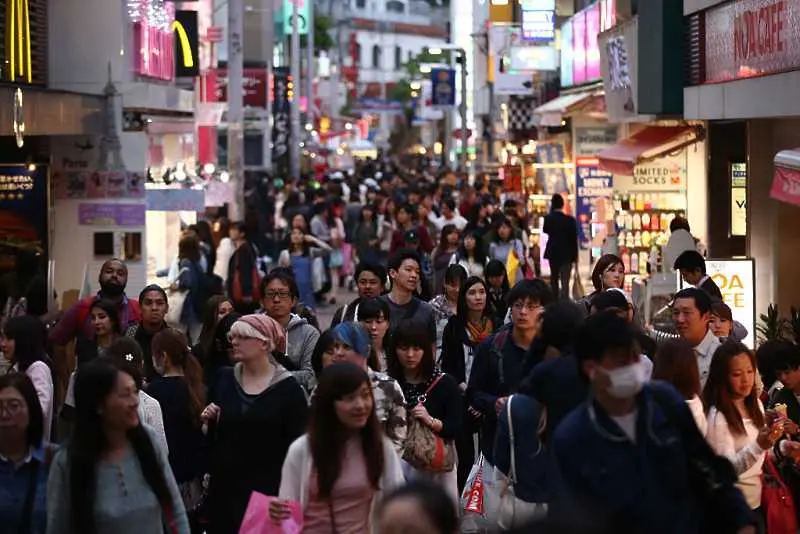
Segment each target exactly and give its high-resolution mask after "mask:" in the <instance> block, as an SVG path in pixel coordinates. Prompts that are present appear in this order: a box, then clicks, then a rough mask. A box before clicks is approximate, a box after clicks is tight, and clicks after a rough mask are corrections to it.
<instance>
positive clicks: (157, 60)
mask: <svg viewBox="0 0 800 534" xmlns="http://www.w3.org/2000/svg"><path fill="white" fill-rule="evenodd" d="M127 9H128V20H129V21H130V23H131V28H132V30H133V54H132V56H133V71H134V72H135V73H136V74H138V75H139V76H145V77H147V78H155V79H157V80H166V81H168V80H172V79H173V77H174V76H175V44H174V43H175V36H174V33H173V31H172V23H173V21H174V20H175V6H174V5H173V4H170V3H164V2H159V1H157V0H131V1H129V2H127Z"/></svg>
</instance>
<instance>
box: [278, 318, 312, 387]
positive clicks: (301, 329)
mask: <svg viewBox="0 0 800 534" xmlns="http://www.w3.org/2000/svg"><path fill="white" fill-rule="evenodd" d="M318 339H319V330H317V329H316V328H314V327H313V326H311V325H310V324H309V323H308V321H306V320H305V319H303V318H302V317H300V316H299V315H294V314H292V317H291V319H289V325H288V326H287V327H286V355H287V356H288V359H289V363H290V364H291V365H292V366H293V368H292V369H290V371H291V372H292V375H294V377H295V378H296V379H297V381H298V382H299V383H300V385H301V386H303V387H304V388H305V390H306V391H307V392H309V391H311V390H312V389H313V387H314V368H313V367H311V355H312V354H313V353H314V347H315V346H316V345H317V340H318Z"/></svg>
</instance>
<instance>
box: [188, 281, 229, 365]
mask: <svg viewBox="0 0 800 534" xmlns="http://www.w3.org/2000/svg"><path fill="white" fill-rule="evenodd" d="M232 312H233V301H232V300H231V299H230V298H228V297H226V296H225V295H214V296H213V297H211V298H210V299H208V302H206V305H205V308H204V309H203V329H202V330H201V331H200V335H199V336H198V338H197V344H196V345H195V346H194V347H193V348H192V354H194V356H195V358H197V359H198V360H199V361H200V362H201V363H203V364H204V363H205V362H206V360H207V359H208V356H209V353H210V352H211V348H212V345H213V344H214V329H215V328H216V327H217V324H218V323H219V322H220V320H221V319H222V318H223V317H225V316H226V315H228V314H229V313H232Z"/></svg>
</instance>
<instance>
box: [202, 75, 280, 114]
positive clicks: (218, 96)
mask: <svg viewBox="0 0 800 534" xmlns="http://www.w3.org/2000/svg"><path fill="white" fill-rule="evenodd" d="M205 76H206V77H207V78H206V85H210V86H211V88H212V90H213V93H212V94H210V95H208V96H209V98H208V101H209V102H227V101H228V71H227V69H210V71H209V72H208V74H205ZM266 100H267V71H266V69H252V68H251V69H244V75H243V78H242V103H243V104H244V105H245V106H248V107H252V108H261V109H264V106H265V105H266Z"/></svg>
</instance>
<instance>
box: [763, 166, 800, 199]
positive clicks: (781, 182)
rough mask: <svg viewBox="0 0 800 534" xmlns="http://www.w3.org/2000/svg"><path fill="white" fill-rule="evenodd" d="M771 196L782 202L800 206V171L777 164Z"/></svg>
mask: <svg viewBox="0 0 800 534" xmlns="http://www.w3.org/2000/svg"><path fill="white" fill-rule="evenodd" d="M769 196H770V197H772V198H774V199H775V200H780V201H781V202H786V203H788V204H794V205H795V206H800V171H798V170H796V169H790V168H788V167H779V166H777V165H776V166H775V176H774V177H773V178H772V189H771V190H770V192H769Z"/></svg>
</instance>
